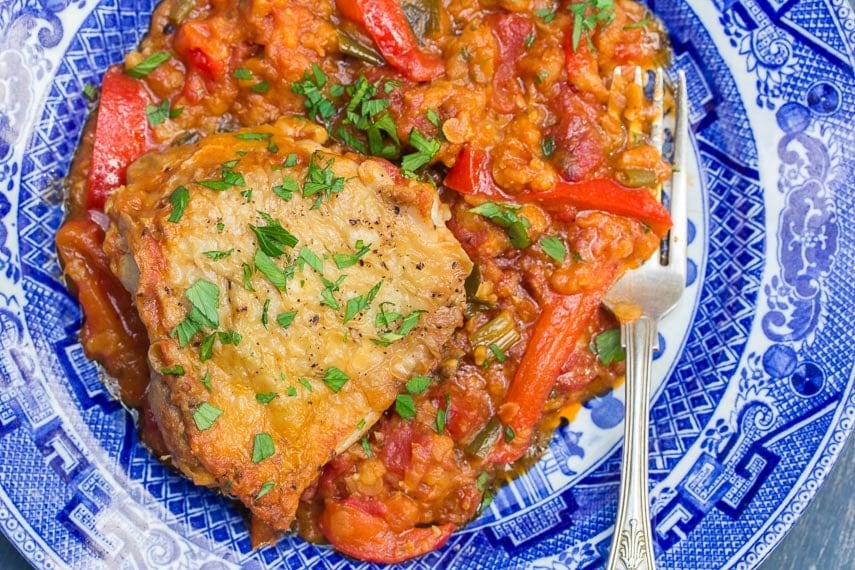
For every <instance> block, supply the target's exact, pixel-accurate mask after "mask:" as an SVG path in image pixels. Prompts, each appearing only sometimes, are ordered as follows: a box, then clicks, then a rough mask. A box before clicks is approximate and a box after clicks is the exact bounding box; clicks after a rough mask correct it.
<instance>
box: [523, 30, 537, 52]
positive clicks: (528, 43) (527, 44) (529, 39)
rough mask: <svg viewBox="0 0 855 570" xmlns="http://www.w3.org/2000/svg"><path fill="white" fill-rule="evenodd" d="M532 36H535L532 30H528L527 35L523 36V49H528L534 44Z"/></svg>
mask: <svg viewBox="0 0 855 570" xmlns="http://www.w3.org/2000/svg"><path fill="white" fill-rule="evenodd" d="M534 38H535V35H534V32H529V33H528V35H527V36H526V37H525V41H524V42H523V45H524V46H525V49H528V48H530V47H531V46H532V45H534Z"/></svg>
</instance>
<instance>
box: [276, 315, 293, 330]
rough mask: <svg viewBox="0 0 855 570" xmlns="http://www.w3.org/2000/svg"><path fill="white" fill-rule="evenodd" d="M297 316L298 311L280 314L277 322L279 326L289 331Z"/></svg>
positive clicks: (277, 316)
mask: <svg viewBox="0 0 855 570" xmlns="http://www.w3.org/2000/svg"><path fill="white" fill-rule="evenodd" d="M296 316H297V311H285V312H284V313H279V314H278V315H276V322H277V323H279V326H281V327H282V328H285V329H287V328H288V327H290V326H291V323H293V322H294V317H296Z"/></svg>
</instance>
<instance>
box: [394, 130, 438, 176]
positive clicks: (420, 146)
mask: <svg viewBox="0 0 855 570" xmlns="http://www.w3.org/2000/svg"><path fill="white" fill-rule="evenodd" d="M410 146H412V147H413V148H415V149H416V152H412V153H410V154H405V155H404V156H403V158H402V160H401V169H402V170H403V171H404V173H408V174H410V175H413V173H414V172H415V171H416V170H417V169H419V168H421V167H422V166H424V165H426V164H428V163H429V162H430V161H431V160H433V157H434V156H436V153H438V152H439V149H440V144H439V141H437V140H436V139H426V138H425V137H424V135H423V134H422V133H421V132H419V130H418V129H417V128H415V127H414V128H413V130H411V131H410Z"/></svg>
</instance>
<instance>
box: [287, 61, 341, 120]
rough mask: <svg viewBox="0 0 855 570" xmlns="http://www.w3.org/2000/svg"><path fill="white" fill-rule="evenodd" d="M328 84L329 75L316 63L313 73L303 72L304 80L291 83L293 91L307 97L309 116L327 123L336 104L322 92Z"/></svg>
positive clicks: (313, 66) (306, 103)
mask: <svg viewBox="0 0 855 570" xmlns="http://www.w3.org/2000/svg"><path fill="white" fill-rule="evenodd" d="M326 84H327V76H326V74H325V73H324V72H323V70H322V69H321V68H320V67H318V64H316V63H313V64H312V73H311V75H310V74H309V73H308V72H306V73H304V74H303V81H298V82H296V83H292V84H291V91H292V92H294V93H295V94H297V95H302V96H303V97H305V98H306V100H305V101H304V102H303V104H304V105H305V107H306V109H308V113H307V114H308V116H309V117H310V118H312V119H313V120H316V121H317V120H318V119H320V121H318V122H321V123H325V122H326V121H327V120H329V119H331V118H332V116H333V115H334V114H335V105H334V104H333V102H332V101H330V100H329V99H328V98H327V97H326V95H324V94H323V93H322V92H321V89H323V87H324V85H326Z"/></svg>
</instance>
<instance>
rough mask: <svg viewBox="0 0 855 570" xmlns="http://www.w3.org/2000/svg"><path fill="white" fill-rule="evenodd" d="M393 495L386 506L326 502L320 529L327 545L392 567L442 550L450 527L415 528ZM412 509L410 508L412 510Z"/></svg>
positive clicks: (372, 502) (370, 502)
mask: <svg viewBox="0 0 855 570" xmlns="http://www.w3.org/2000/svg"><path fill="white" fill-rule="evenodd" d="M396 498H398V499H402V500H405V499H403V497H402V496H401V495H397V496H396V495H393V496H392V497H391V498H390V499H387V500H388V501H392V502H393V504H391V505H387V504H386V502H381V501H379V500H376V499H372V498H359V497H348V498H347V499H344V500H341V501H337V500H333V499H327V501H326V503H325V505H324V511H323V513H322V514H321V520H320V526H321V530H322V532H323V533H324V536H325V537H326V538H327V540H329V541H330V543H331V544H332V545H333V546H334V547H335V548H336V549H337V550H340V551H341V552H344V553H345V554H347V555H348V556H353V557H354V558H358V559H360V560H365V561H368V562H377V563H381V564H395V563H398V562H403V561H405V560H409V559H410V558H414V557H416V556H420V555H422V554H425V553H427V552H431V551H433V550H436V549H437V548H442V546H443V545H444V544H445V543H446V542H447V541H448V539H449V537H450V536H451V533H452V532H454V525H453V524H444V525H434V526H429V527H416V526H414V522H413V521H412V517H407V516H406V515H407V512H408V511H409V510H411V509H407V508H405V507H406V506H405V505H400V504H397V503H400V502H401V501H395V499H396ZM412 507H413V506H412V505H411V508H412Z"/></svg>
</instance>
